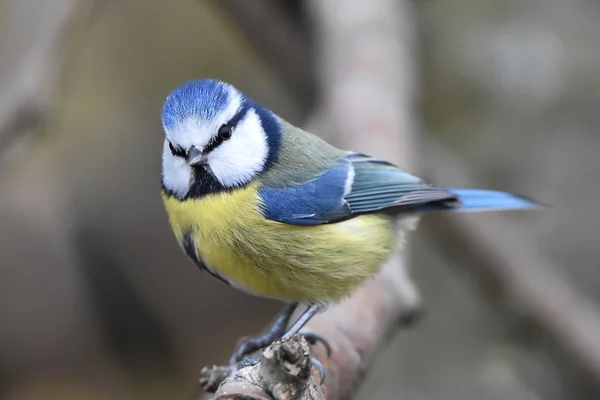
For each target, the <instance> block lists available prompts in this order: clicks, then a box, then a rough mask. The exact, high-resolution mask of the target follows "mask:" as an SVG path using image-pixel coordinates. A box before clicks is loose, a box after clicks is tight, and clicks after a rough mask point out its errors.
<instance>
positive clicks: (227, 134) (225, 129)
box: [218, 124, 231, 140]
mask: <svg viewBox="0 0 600 400" xmlns="http://www.w3.org/2000/svg"><path fill="white" fill-rule="evenodd" d="M218 134H219V137H220V138H221V139H223V140H228V139H229V138H231V128H230V127H229V125H227V124H223V125H221V127H220V128H219V131H218Z"/></svg>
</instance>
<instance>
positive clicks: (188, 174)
mask: <svg viewBox="0 0 600 400" xmlns="http://www.w3.org/2000/svg"><path fill="white" fill-rule="evenodd" d="M192 177H193V171H192V168H191V167H190V166H189V165H188V164H187V163H186V162H185V160H184V159H183V158H181V157H175V156H174V155H173V154H172V153H171V149H169V143H168V142H167V141H166V140H165V142H164V144H163V153H162V180H163V184H164V185H165V188H167V189H168V190H170V191H172V192H174V193H175V194H176V195H177V197H184V196H185V195H186V194H187V193H188V191H189V190H190V186H191V183H192Z"/></svg>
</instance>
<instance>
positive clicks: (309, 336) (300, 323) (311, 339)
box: [281, 304, 331, 357]
mask: <svg viewBox="0 0 600 400" xmlns="http://www.w3.org/2000/svg"><path fill="white" fill-rule="evenodd" d="M321 307H322V306H321V305H320V304H312V305H310V306H309V307H308V308H307V309H306V310H304V312H303V313H302V315H300V318H298V320H297V321H296V322H295V323H294V325H292V326H291V327H290V329H288V330H287V332H286V333H285V334H284V335H283V336H282V337H281V338H282V339H286V338H289V337H290V336H292V335H295V334H296V333H297V334H299V335H302V336H304V338H305V339H306V341H307V342H308V343H310V344H312V345H314V344H316V343H317V342H321V344H323V346H325V350H326V351H327V357H329V356H331V345H330V344H329V342H328V341H327V340H326V339H325V338H324V337H323V336H320V335H317V334H316V333H311V332H300V329H302V328H303V327H304V325H306V323H307V322H308V321H310V319H311V318H312V317H313V316H314V315H315V314H316V313H318V312H319V310H320V309H321Z"/></svg>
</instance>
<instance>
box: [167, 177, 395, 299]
mask: <svg viewBox="0 0 600 400" xmlns="http://www.w3.org/2000/svg"><path fill="white" fill-rule="evenodd" d="M163 200H164V203H165V207H166V210H167V213H168V215H169V220H170V223H171V227H172V228H173V231H174V232H175V236H176V237H177V239H178V240H179V242H180V243H181V241H182V238H183V236H184V235H185V234H187V233H191V235H192V238H193V241H194V245H195V247H196V249H197V253H198V255H199V257H200V258H201V259H202V261H203V262H204V263H205V264H207V265H208V266H209V267H211V268H212V269H214V270H215V271H217V272H218V273H219V274H220V275H221V276H223V277H226V278H227V279H228V280H229V281H230V282H231V283H232V284H234V285H235V286H238V287H240V288H242V289H244V290H246V291H248V292H251V293H254V294H257V295H260V296H265V297H273V298H278V299H282V300H289V301H304V302H306V301H331V300H333V301H335V300H340V299H342V298H343V297H346V296H348V295H350V294H351V293H352V292H353V290H354V289H355V288H356V287H357V286H358V285H359V284H360V283H361V282H362V281H363V280H364V279H365V278H367V277H370V276H372V275H373V274H375V273H376V272H377V271H378V270H379V268H380V266H381V265H382V264H383V263H384V262H385V261H386V259H387V258H388V257H389V254H390V252H391V251H392V249H393V246H394V244H395V230H394V225H393V221H392V218H391V217H389V216H386V215H378V214H371V215H362V216H359V217H356V218H352V219H349V220H346V221H343V222H339V223H334V224H326V225H317V226H296V225H289V224H284V223H280V222H275V221H270V220H266V219H265V218H264V217H263V216H262V215H261V214H260V211H259V207H260V197H259V195H258V191H257V185H256V184H254V185H249V186H247V187H245V188H242V189H238V190H235V191H233V192H230V193H225V192H223V193H218V194H212V195H208V196H205V197H202V198H200V199H189V200H185V201H179V200H178V199H176V198H174V197H170V196H167V195H166V194H165V193H163Z"/></svg>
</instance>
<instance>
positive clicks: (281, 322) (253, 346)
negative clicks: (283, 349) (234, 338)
mask: <svg viewBox="0 0 600 400" xmlns="http://www.w3.org/2000/svg"><path fill="white" fill-rule="evenodd" d="M297 307H298V303H289V304H286V305H285V307H284V308H283V310H282V311H281V313H280V314H279V316H278V317H277V319H276V320H275V322H274V323H273V325H271V328H270V329H269V331H268V332H267V333H265V334H264V335H262V336H258V337H254V338H249V339H246V340H245V341H243V342H242V344H240V345H239V346H238V348H237V349H236V350H235V352H234V353H233V355H232V356H231V358H230V359H229V365H237V364H238V363H239V362H240V360H243V359H244V357H246V356H247V355H249V354H252V353H254V352H255V351H257V350H260V349H262V348H264V347H267V346H268V345H270V344H271V343H273V342H274V341H276V340H278V339H280V338H281V337H282V336H283V335H284V333H286V331H285V329H286V327H287V325H288V322H289V321H290V318H291V317H292V314H293V313H294V311H295V310H296V308H297Z"/></svg>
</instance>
